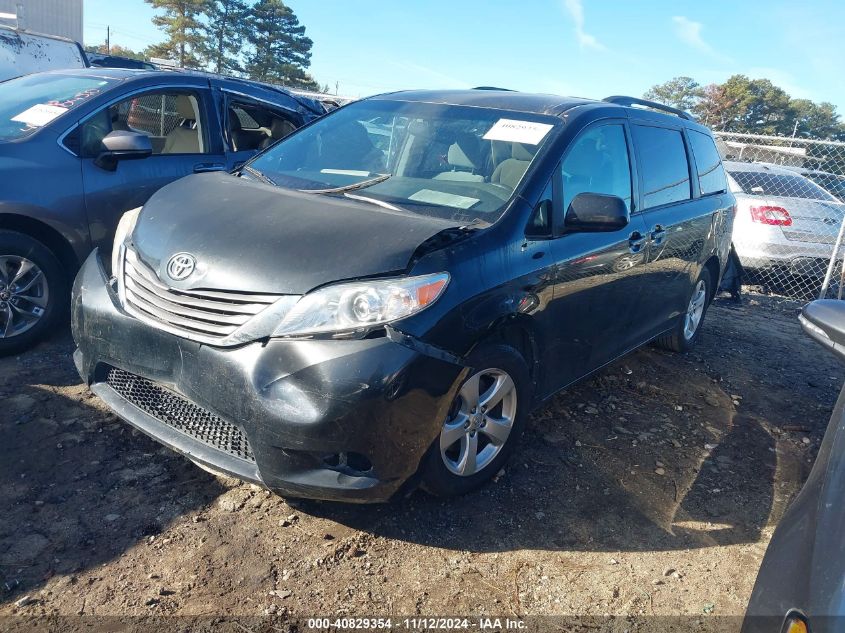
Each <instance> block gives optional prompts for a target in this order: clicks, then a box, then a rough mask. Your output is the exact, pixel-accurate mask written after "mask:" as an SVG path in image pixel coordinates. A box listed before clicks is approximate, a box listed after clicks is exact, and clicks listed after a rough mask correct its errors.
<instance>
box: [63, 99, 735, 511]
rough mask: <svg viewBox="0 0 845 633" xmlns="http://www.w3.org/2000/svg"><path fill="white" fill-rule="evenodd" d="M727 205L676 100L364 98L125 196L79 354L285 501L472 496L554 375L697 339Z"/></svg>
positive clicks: (124, 412) (711, 161)
mask: <svg viewBox="0 0 845 633" xmlns="http://www.w3.org/2000/svg"><path fill="white" fill-rule="evenodd" d="M734 204H735V203H734V198H733V196H732V195H731V193H730V192H729V191H728V189H727V185H726V179H725V174H724V171H723V168H722V165H721V161H720V159H719V154H718V152H717V150H716V146H715V144H714V142H713V137H712V135H711V133H710V132H709V131H708V130H707V129H706V128H704V127H702V126H700V125H698V124H697V123H695V122H694V121H693V120H692V118H691V117H689V116H688V115H686V114H685V113H683V112H680V111H677V110H673V109H670V108H666V107H665V106H659V105H658V104H654V103H649V102H643V101H640V100H636V99H632V98H629V97H611V98H608V99H606V100H604V101H589V100H583V99H572V98H563V97H555V96H549V95H532V94H522V93H518V92H511V91H505V90H489V89H484V90H480V89H478V90H465V91H448V92H441V91H437V92H435V91H426V92H398V93H393V94H386V95H381V96H377V97H372V98H369V99H366V100H362V101H358V102H355V103H351V104H349V105H346V106H344V107H342V108H339V109H337V110H335V111H334V112H332V113H330V114H328V115H327V116H325V117H323V118H321V119H318V120H316V121H314V122H313V123H311V124H310V125H307V126H305V127H304V128H302V129H300V130H298V131H297V132H295V133H293V134H291V135H290V136H289V137H287V138H286V139H284V140H283V141H281V142H279V143H278V144H276V145H274V146H273V147H271V148H269V149H268V150H266V151H264V152H263V153H261V154H259V155H258V156H257V157H256V158H254V159H253V160H251V161H249V162H248V163H246V164H245V165H244V166H243V167H242V168H241V169H240V170H239V171H237V172H235V173H209V174H200V175H194V176H189V177H187V178H184V179H182V180H180V181H178V182H175V183H173V184H170V185H168V186H166V187H164V188H163V189H162V190H161V191H159V192H158V193H157V194H155V195H154V196H153V197H152V198H151V199H150V200H149V201H148V202H147V203H146V204H145V205H144V206H143V208H138V209H134V210H132V211H130V212H128V213H126V215H124V216H123V218H122V219H121V221H120V225H119V227H118V229H117V235H116V237H115V243H114V248H113V250H112V254H111V257H108V258H104V257H103V256H101V255H100V254H99V252H98V251H95V252H94V253H92V255H91V256H90V257H89V258H88V260H87V261H86V263H85V264H84V266H83V268H82V270H81V271H80V273H79V275H78V276H77V278H76V282H75V286H74V290H73V306H72V312H73V330H74V337H75V340H76V343H77V345H78V350H77V351H76V353H75V356H74V359H75V362H76V365H77V368H78V370H79V372H80V374H81V376H82V377H83V379H84V380H85V381H86V383H88V384H89V385H90V387H91V389H92V390H93V391H94V393H95V394H97V395H98V396H99V397H100V398H101V399H102V400H103V401H104V402H105V403H106V404H107V405H108V406H110V407H111V408H112V409H113V410H114V411H115V413H117V414H118V415H119V416H121V417H122V418H124V419H125V420H126V421H127V422H128V423H129V424H131V425H133V426H134V427H136V428H138V429H140V430H141V431H143V432H144V433H146V434H148V435H150V436H152V437H153V438H155V439H157V440H158V441H160V442H162V443H164V444H165V445H167V446H169V447H171V448H173V449H174V450H176V451H178V452H180V453H182V454H184V455H185V456H186V457H188V458H189V459H191V460H193V461H194V462H196V463H198V464H199V465H201V466H203V467H205V468H208V469H211V470H212V471H216V472H223V473H226V474H229V475H233V476H236V477H239V478H241V479H243V480H246V481H250V482H255V483H257V484H261V485H264V486H266V487H267V488H269V489H271V490H273V491H276V492H278V493H280V494H282V495H287V496H292V497H312V498H320V499H334V500H346V501H358V502H365V501H384V500H388V499H390V498H391V497H393V496H395V495H396V494H397V493H401V494H405V493H406V492H407V491H409V490H410V489H412V488H413V487H414V486H417V485H421V486H422V487H423V488H424V489H426V490H427V491H429V492H431V493H434V494H437V495H443V496H448V495H456V494H461V493H465V492H467V491H469V490H472V489H474V488H476V487H478V486H479V485H481V484H482V483H483V482H485V481H486V480H488V479H490V478H491V477H493V476H494V475H495V474H496V473H497V472H498V471H499V470H500V469H501V468H502V465H503V464H504V463H505V460H507V458H508V456H509V455H510V454H511V452H512V451H513V450H514V446H515V444H516V443H517V441H518V439H519V436H520V434H521V432H522V430H523V427H524V426H525V421H526V417H527V415H528V414H529V412H530V411H531V410H532V408H534V407H536V406H538V405H539V404H541V403H542V402H543V401H544V400H546V399H547V398H549V397H550V396H551V395H553V394H554V393H555V392H557V391H558V390H560V389H562V388H564V387H566V386H567V385H570V384H571V383H573V382H575V381H577V380H579V379H581V378H583V377H585V376H587V375H589V374H590V373H592V372H595V371H596V370H598V369H600V368H601V367H603V366H604V365H606V364H608V363H610V362H611V361H613V360H614V359H616V358H618V357H620V356H622V355H624V354H626V353H628V352H629V351H631V350H633V349H635V348H637V347H638V346H641V345H643V344H645V343H648V342H649V341H653V340H656V341H657V342H658V343H659V344H661V345H662V346H664V347H666V348H669V349H672V350H676V351H684V350H687V349H689V348H690V347H691V346H692V345H694V344H695V342H696V340H697V339H698V337H699V334H700V332H701V326H702V321H703V318H704V315H705V312H706V310H707V307H708V304H709V302H710V299H711V298H712V296H713V293H714V290H715V289H716V288H717V287H718V281H719V278H720V276H721V273H722V270H723V267H724V265H725V262H726V261H727V257H728V251H729V248H730V241H731V228H732V222H733V213H734Z"/></svg>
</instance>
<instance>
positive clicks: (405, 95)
mask: <svg viewBox="0 0 845 633" xmlns="http://www.w3.org/2000/svg"><path fill="white" fill-rule="evenodd" d="M371 98H372V99H386V100H390V101H420V102H425V103H442V104H448V105H466V106H476V107H479V108H496V109H500V110H514V111H516V112H532V113H535V114H552V115H560V114H562V113H563V112H565V111H566V110H569V109H570V108H574V107H575V106H578V105H584V104H589V103H597V102H596V101H594V100H592V99H579V98H577V97H560V96H558V95H547V94H532V93H529V92H515V91H513V90H496V89H492V90H491V89H487V88H485V89H472V90H403V91H400V92H389V93H385V94H381V95H377V96H375V97H371Z"/></svg>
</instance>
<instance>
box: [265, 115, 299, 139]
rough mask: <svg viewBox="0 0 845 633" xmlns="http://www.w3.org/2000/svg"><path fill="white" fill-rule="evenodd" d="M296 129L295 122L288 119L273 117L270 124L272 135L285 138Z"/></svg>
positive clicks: (276, 137)
mask: <svg viewBox="0 0 845 633" xmlns="http://www.w3.org/2000/svg"><path fill="white" fill-rule="evenodd" d="M295 129H296V127H295V126H294V124H293V123H291V122H290V121H288V120H287V119H275V118H274V119H273V122H272V123H271V124H270V135H271V136H272V137H273V138H275V139H279V138H285V137H286V136H287V135H288V134H290V133H291V132H293V131H294V130H295Z"/></svg>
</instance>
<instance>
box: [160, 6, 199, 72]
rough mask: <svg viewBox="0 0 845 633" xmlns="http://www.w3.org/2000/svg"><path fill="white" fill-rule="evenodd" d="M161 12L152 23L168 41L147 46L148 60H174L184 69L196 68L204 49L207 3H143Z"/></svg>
mask: <svg viewBox="0 0 845 633" xmlns="http://www.w3.org/2000/svg"><path fill="white" fill-rule="evenodd" d="M144 1H145V2H147V4H150V5H152V6H153V7H154V8H156V9H160V10H162V11H163V14H162V15H156V16H154V17H153V24H155V25H156V26H157V27H159V28H160V29H162V30H163V31H164V32H165V34H166V35H167V39H166V40H165V41H164V42H162V43H160V44H154V45H153V46H150V47H149V48H148V49H147V50H146V51H145V52H146V53H147V54H148V55H150V56H151V57H164V58H168V59H175V60H176V61H178V62H179V65H180V66H182V67H183V68H199V67H200V54H201V53H202V50H203V44H204V40H203V24H202V22H201V21H200V18H201V16H204V15H205V14H206V12H207V10H208V2H207V0H144Z"/></svg>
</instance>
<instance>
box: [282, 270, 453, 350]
mask: <svg viewBox="0 0 845 633" xmlns="http://www.w3.org/2000/svg"><path fill="white" fill-rule="evenodd" d="M448 283H449V275H448V274H447V273H437V274H433V275H422V276H419V277H399V278H396V279H385V280H378V281H368V282H353V283H342V284H337V285H334V286H326V287H325V288H320V289H319V290H315V291H314V292H310V293H308V294H307V295H305V296H303V297H302V298H301V299H300V300H299V301H298V302H297V303H296V305H295V306H294V307H293V308H292V309H291V311H290V312H288V313H287V315H286V316H285V318H284V319H283V320H282V322H281V323H280V324H279V327H277V328H276V331H275V332H273V336H301V335H305V334H321V333H327V332H349V331H356V330H364V329H369V328H371V327H373V326H377V325H383V324H385V323H389V322H391V321H396V320H397V319H402V318H404V317H407V316H410V315H412V314H416V313H417V312H419V311H420V310H424V309H425V308H427V307H428V306H430V305H431V304H432V303H434V302H435V301H437V298H438V297H439V296H440V295H441V294H442V293H443V290H444V289H445V288H446V284H448Z"/></svg>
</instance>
